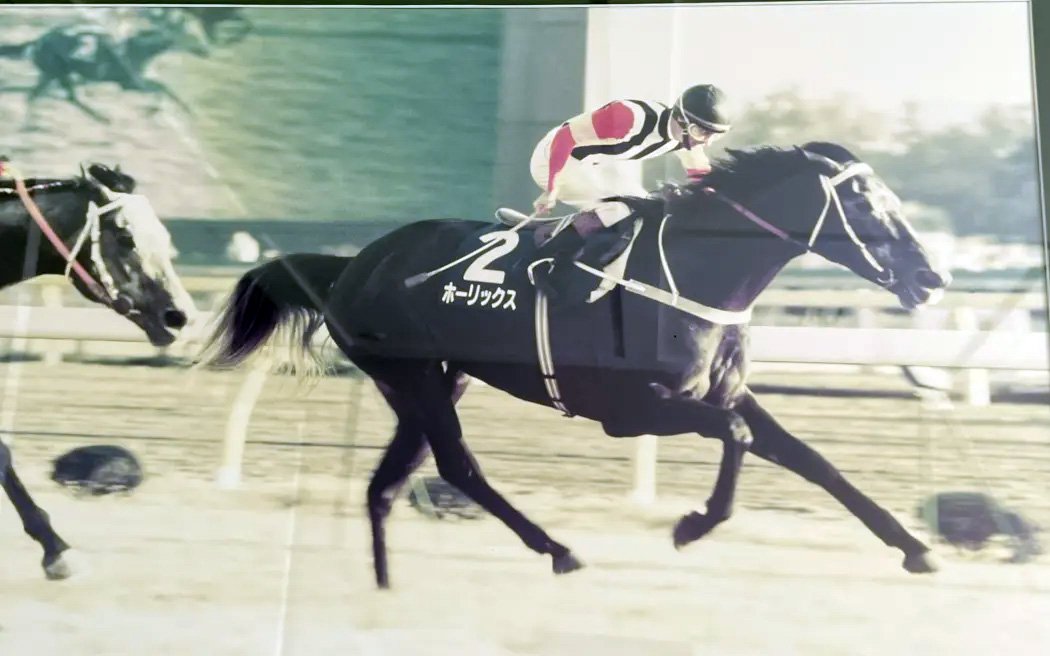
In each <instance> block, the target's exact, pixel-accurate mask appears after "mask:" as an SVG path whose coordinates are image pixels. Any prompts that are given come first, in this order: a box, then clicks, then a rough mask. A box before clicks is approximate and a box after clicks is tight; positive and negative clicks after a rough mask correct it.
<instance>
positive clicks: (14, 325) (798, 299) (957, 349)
mask: <svg viewBox="0 0 1050 656" xmlns="http://www.w3.org/2000/svg"><path fill="white" fill-rule="evenodd" d="M227 289H228V287H227ZM836 294H837V293H836V292H831V293H825V292H820V293H815V292H777V293H772V294H768V295H767V296H764V297H763V301H764V305H765V306H766V307H770V306H777V305H780V306H784V307H812V306H817V307H820V306H824V307H843V306H854V307H855V306H858V305H859V306H861V307H867V308H870V309H880V308H888V307H891V305H890V303H892V299H882V298H875V297H873V296H872V297H869V296H867V295H865V294H863V293H861V294H858V293H853V292H851V293H849V294H848V296H843V297H842V298H837V297H836ZM989 296H991V295H971V296H960V297H958V299H959V300H956V301H954V302H952V301H949V303H948V304H947V305H948V307H949V308H952V306H953V305H954V308H955V309H954V310H953V312H954V315H953V316H954V317H955V321H954V323H955V324H956V325H962V326H964V327H966V326H969V328H968V329H962V330H959V329H954V330H953V329H943V328H937V329H933V328H871V327H815V326H752V328H751V334H752V357H753V359H754V361H756V362H767V363H800V364H802V363H804V364H814V363H827V364H849V365H868V366H899V365H914V366H927V367H938V368H951V369H962V370H967V371H969V372H970V373H971V376H973V378H972V379H971V383H973V380H977V381H978V383H981V381H983V383H981V384H983V386H985V387H987V376H986V372H987V370H1017V371H1032V370H1035V371H1048V370H1050V362H1048V360H1050V357H1048V341H1047V333H1046V332H1043V331H1031V330H1030V329H1028V328H1029V326H1027V325H1022V326H1020V328H1021V330H1016V329H1014V330H978V329H976V328H974V326H976V325H977V324H978V319H977V315H976V313H977V312H980V311H981V310H982V309H984V310H989V309H993V308H1002V307H1005V305H1004V302H1003V295H998V296H999V297H1000V298H999V299H998V300H997V301H995V302H992V301H991V300H990V299H989ZM1010 299H1012V300H1011V306H1012V309H1011V310H1010V312H1012V313H1015V314H1016V313H1018V312H1024V313H1027V312H1028V311H1029V310H1031V309H1033V308H1042V307H1044V305H1043V303H1045V301H1043V300H1042V298H1041V297H1040V296H1039V295H1035V294H1026V295H1012V296H1010ZM967 300H968V301H969V302H967ZM49 305H50V306H0V338H12V339H18V340H20V341H21V340H29V341H33V340H67V341H74V342H78V343H83V342H95V341H97V342H128V343H140V344H141V343H144V342H145V338H144V336H143V334H142V332H141V331H140V330H139V329H138V328H137V327H135V326H134V325H133V324H132V323H131V322H130V321H128V320H127V319H125V318H124V317H120V316H118V315H116V314H115V313H113V312H112V311H111V310H108V309H105V308H101V307H83V308H63V307H57V306H56V304H55V303H54V302H52V303H50V304H49ZM210 319H211V315H210V314H207V313H206V314H204V315H202V316H201V317H200V318H199V320H198V321H197V322H196V323H195V324H194V328H195V330H193V331H191V333H192V334H190V335H187V336H185V338H184V340H183V343H182V345H181V346H178V345H176V348H177V349H178V348H192V347H193V346H194V344H195V343H196V342H197V341H198V340H199V339H200V337H202V336H203V335H202V333H203V329H205V328H206V327H207V326H208V325H209V323H210ZM861 323H867V322H864V321H862V322H861ZM1021 323H1022V324H1027V321H1024V322H1021ZM1015 328H1016V326H1015ZM981 374H985V375H983V376H982V375H981ZM265 380H266V371H264V370H260V369H253V370H251V371H250V372H249V373H248V374H247V375H246V377H245V379H244V381H243V383H242V387H241V390H240V392H239V393H238V396H237V399H236V401H235V403H234V405H233V407H232V408H231V413H230V416H229V418H228V421H227V426H226V436H225V443H224V449H223V453H224V456H223V462H222V465H221V468H220V471H219V483H220V485H222V486H223V487H234V486H236V485H237V484H238V482H239V479H240V471H241V460H242V458H243V452H244V444H245V441H246V439H247V432H248V426H249V421H250V418H251V414H252V411H253V409H254V406H255V402H256V400H257V398H258V397H259V394H260V393H261V391H262V389H263V387H264V385H265ZM978 386H980V385H978ZM987 394H988V392H987V390H986V389H984V390H977V391H976V392H975V391H974V386H973V385H972V384H971V389H970V397H971V400H973V399H975V398H976V399H978V400H980V398H981V397H982V396H987ZM655 469H656V442H655V438H652V437H651V436H645V437H643V438H640V439H639V441H638V450H637V453H636V461H635V482H634V492H633V496H634V497H635V498H636V499H637V500H638V501H641V502H647V501H651V500H652V499H653V498H655V486H656V479H655Z"/></svg>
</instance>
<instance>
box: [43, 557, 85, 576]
mask: <svg viewBox="0 0 1050 656" xmlns="http://www.w3.org/2000/svg"><path fill="white" fill-rule="evenodd" d="M77 562H78V559H77V558H76V557H75V556H74V554H73V553H72V550H68V549H67V550H66V551H63V552H62V553H60V554H58V555H57V556H56V557H55V558H54V559H53V560H51V561H50V562H48V560H47V558H45V559H44V575H45V576H47V580H49V581H64V580H65V579H68V578H70V577H71V576H73V575H74V574H76V573H77V571H79V570H80V569H81V568H80V567H76V566H75V563H77Z"/></svg>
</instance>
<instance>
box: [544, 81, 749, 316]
mask: <svg viewBox="0 0 1050 656" xmlns="http://www.w3.org/2000/svg"><path fill="white" fill-rule="evenodd" d="M726 105H727V102H726V95H725V93H724V92H723V91H722V90H721V89H719V88H718V87H716V86H714V85H712V84H700V85H696V86H692V87H689V88H688V89H686V90H685V91H684V92H683V93H682V95H681V96H679V97H678V98H677V99H676V100H675V101H674V104H673V105H672V106H671V107H668V106H667V105H665V104H663V103H660V102H649V101H643V100H617V101H613V102H610V103H608V104H606V105H604V106H602V107H600V108H598V109H596V110H594V111H590V112H585V113H583V114H580V115H578V116H574V117H573V118H570V119H569V120H568V121H566V122H564V123H562V124H561V125H559V126H558V127H556V128H554V129H553V130H551V131H550V132H548V133H547V135H546V136H545V137H544V138H543V139H542V140H541V141H540V142H539V144H538V145H537V146H536V149H535V150H534V151H533V154H532V160H531V162H530V167H529V168H530V171H531V173H532V178H533V180H534V181H535V182H536V184H537V185H539V187H540V188H541V189H543V193H542V194H540V196H539V198H537V199H536V201H535V202H534V203H533V207H534V209H535V210H536V215H537V216H542V215H545V214H546V213H548V212H549V211H550V210H551V209H552V208H553V207H554V206H555V205H556V204H557V203H558V201H561V202H563V203H565V204H567V205H570V206H572V207H575V208H577V209H578V210H579V211H578V212H576V213H575V214H571V215H569V216H567V217H564V219H563V221H562V223H561V224H560V226H561V227H560V229H559V230H558V231H556V232H555V234H554V236H553V237H551V238H550V239H549V240H548V241H547V242H546V243H544V244H543V245H542V246H541V247H540V250H539V257H540V258H553V264H552V266H550V267H543V266H540V267H536V268H535V270H534V272H533V276H534V280H535V281H536V283H537V285H539V286H540V287H541V289H543V290H544V291H545V292H546V293H547V295H548V296H549V297H551V299H552V301H553V300H555V299H556V298H557V297H558V296H559V292H561V291H563V290H562V289H559V287H562V285H560V284H559V283H560V281H558V280H557V279H558V278H562V275H559V273H563V274H565V275H570V271H567V270H570V269H571V270H573V271H579V269H577V268H576V267H570V266H563V264H569V263H570V262H571V260H572V259H575V256H576V255H577V254H578V253H579V251H580V249H581V247H582V246H583V244H584V241H585V239H586V238H587V237H588V236H590V235H591V234H593V233H595V232H598V231H601V230H603V229H605V228H610V227H611V226H613V225H615V224H616V223H618V222H619V221H622V220H623V219H625V218H627V216H628V215H629V214H630V213H631V212H630V208H628V207H627V206H626V205H625V204H624V203H621V202H618V201H603V200H602V199H603V198H606V197H609V196H646V195H647V192H646V190H645V189H643V188H642V187H641V185H640V184H639V183H638V182H636V181H632V180H628V179H626V178H625V177H624V173H625V171H624V170H623V169H624V168H625V167H623V166H622V165H621V164H620V162H621V161H623V160H643V159H649V158H652V157H657V156H660V155H664V154H666V153H672V152H673V153H674V154H675V155H677V156H678V158H679V160H680V161H681V163H682V165H683V167H684V168H685V172H686V175H687V176H688V177H689V179H690V181H698V180H700V179H702V178H703V177H704V176H705V175H706V174H707V173H709V172H710V171H711V163H710V160H708V158H707V154H706V153H705V152H704V147H705V146H707V145H708V144H710V143H713V142H714V141H715V140H717V139H718V138H720V137H721V136H722V135H723V134H725V133H726V132H728V131H729V129H730V127H731V120H730V116H729V110H728V108H727V106H726ZM589 264H592V266H594V264H593V263H589ZM559 269H561V270H562V271H561V272H559ZM580 273H585V272H582V271H580ZM585 275H587V274H585ZM563 300H564V299H563Z"/></svg>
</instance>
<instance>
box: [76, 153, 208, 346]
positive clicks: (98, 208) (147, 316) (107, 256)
mask: <svg viewBox="0 0 1050 656" xmlns="http://www.w3.org/2000/svg"><path fill="white" fill-rule="evenodd" d="M84 181H85V184H86V186H87V188H88V190H89V193H90V201H91V204H90V205H89V209H88V220H87V225H86V229H85V231H84V232H83V234H82V236H81V240H82V241H81V246H82V247H79V246H78V249H79V252H80V253H81V256H80V258H79V259H80V260H81V261H82V263H83V265H84V266H85V267H86V268H87V269H88V270H89V271H90V273H91V274H92V275H93V276H94V277H95V279H96V280H97V281H98V282H99V283H100V284H101V285H102V287H103V289H104V290H105V291H106V293H107V294H108V296H109V297H110V303H111V305H112V306H113V309H114V310H116V311H117V312H119V313H121V314H123V315H125V316H127V318H128V319H130V320H131V321H132V322H133V323H134V324H135V325H137V326H138V327H139V328H141V329H142V330H143V332H145V333H146V336H147V337H148V338H149V340H150V342H152V343H153V344H154V345H156V346H166V345H168V344H171V343H172V342H174V341H175V339H176V337H177V335H178V332H179V331H180V330H181V329H182V328H183V327H184V326H185V325H186V324H187V321H188V320H189V318H190V317H192V316H193V315H195V314H196V308H195V307H194V304H193V300H192V299H191V298H190V295H189V294H188V293H187V292H186V290H185V289H184V288H183V286H182V283H181V281H180V280H179V278H178V276H177V275H176V273H175V269H174V267H173V266H172V263H171V260H172V258H174V257H175V255H176V251H175V248H174V246H173V245H172V242H171V235H170V234H169V233H168V230H167V229H166V228H165V227H164V224H163V223H161V221H160V219H159V218H158V217H157V215H156V213H155V212H154V211H153V207H152V206H151V205H150V202H149V200H148V199H147V198H146V197H145V196H142V195H138V194H133V193H131V191H132V190H134V188H135V180H134V179H133V178H132V177H131V176H129V175H127V174H126V173H121V172H120V171H119V170H114V169H110V168H107V167H105V166H102V165H100V164H92V165H91V166H89V167H88V169H87V172H86V174H85V176H84ZM73 281H74V283H75V284H76V285H77V287H78V288H79V289H80V290H81V292H82V293H84V294H85V295H86V296H88V297H89V298H93V295H92V294H91V293H90V290H88V289H87V286H86V285H85V284H84V283H83V282H82V281H80V280H79V279H78V278H76V277H74V278H73Z"/></svg>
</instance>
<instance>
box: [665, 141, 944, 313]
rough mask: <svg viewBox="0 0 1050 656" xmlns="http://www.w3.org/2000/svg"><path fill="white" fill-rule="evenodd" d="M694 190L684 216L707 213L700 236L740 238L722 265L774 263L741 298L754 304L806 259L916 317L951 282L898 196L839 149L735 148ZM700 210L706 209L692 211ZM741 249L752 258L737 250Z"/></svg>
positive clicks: (684, 197)
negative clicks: (875, 288)
mask: <svg viewBox="0 0 1050 656" xmlns="http://www.w3.org/2000/svg"><path fill="white" fill-rule="evenodd" d="M687 189H688V192H689V193H685V194H681V193H680V194H678V196H679V197H680V198H682V200H681V201H680V202H684V203H686V204H687V205H686V207H684V208H683V209H685V210H686V211H690V210H691V211H692V212H693V213H699V214H700V215H701V217H702V218H701V220H699V221H696V222H693V223H694V224H695V226H696V229H703V230H706V231H707V233H708V234H709V235H711V237H715V236H719V235H721V236H723V237H725V236H727V235H728V236H733V237H734V239H733V240H732V241H731V242H725V244H726V248H727V249H728V251H727V253H728V255H723V257H730V258H731V259H732V261H733V262H741V261H744V262H746V267H750V268H754V267H756V266H761V265H760V264H759V262H758V261H755V258H758V259H759V260H763V259H764V260H765V261H768V262H767V263H768V265H769V273H768V275H760V276H758V277H752V276H750V274H749V275H748V276H747V277H748V279H749V280H750V281H751V282H750V283H749V284H748V285H747V286H746V287H747V289H746V290H745V291H746V293H743V294H737V296H739V297H740V298H746V299H748V301H750V300H752V299H753V298H754V296H755V295H757V294H758V293H759V292H760V291H761V289H753V287H754V284H755V283H756V282H757V283H759V284H760V285H765V284H768V281H769V279H771V277H772V275H775V273H776V271H778V270H779V268H780V267H782V266H783V265H784V264H786V263H787V262H788V261H789V260H790V259H792V258H794V257H797V256H799V255H802V254H803V253H805V252H807V251H811V252H814V253H816V254H818V255H820V256H821V257H823V258H824V259H826V260H828V261H830V262H834V263H836V264H841V265H842V266H844V267H846V268H848V269H850V270H851V271H853V272H854V273H856V274H857V275H859V276H861V277H862V278H865V279H866V280H869V281H871V282H873V283H875V284H877V285H879V286H881V287H884V288H886V289H888V290H889V291H891V292H893V293H894V294H895V295H896V296H897V297H898V299H900V302H901V305H903V306H904V307H906V308H909V309H910V308H914V307H917V306H919V305H922V304H924V303H929V302H935V301H937V300H939V298H940V296H941V295H942V294H943V290H944V288H945V287H947V286H948V284H949V283H950V282H951V276H950V275H948V274H947V273H946V272H938V271H937V270H936V268H935V267H934V265H933V264H932V263H931V262H930V258H929V256H928V254H927V253H926V250H925V249H924V248H923V246H922V244H920V243H919V240H918V238H917V237H916V235H915V232H914V231H913V230H912V228H911V226H910V225H909V224H908V221H907V219H905V217H904V214H903V213H902V211H901V203H900V200H899V199H898V198H897V196H896V195H894V194H893V192H891V191H890V190H889V188H888V187H887V186H886V184H885V183H884V182H883V181H882V179H881V178H879V176H877V175H876V174H875V172H874V171H873V170H872V169H871V167H870V166H868V165H867V164H864V163H862V162H860V161H858V160H857V158H856V157H854V156H853V155H852V154H851V153H850V152H849V151H847V150H846V149H845V148H842V147H841V146H837V145H834V144H828V143H809V144H806V145H805V146H804V147H802V148H795V149H780V148H758V149H754V150H748V151H732V150H731V151H728V155H727V157H726V158H724V159H722V160H721V161H719V162H717V163H716V164H715V167H714V170H713V171H712V173H711V174H710V175H709V176H707V178H705V180H704V181H703V182H701V183H694V184H693V185H690V186H689V187H688V188H687ZM697 198H700V199H702V200H700V201H697V200H695V199H697ZM697 202H700V203H703V204H704V205H703V206H699V207H696V206H694V207H692V208H690V207H688V204H689V203H694V204H695V203H697ZM711 202H715V203H718V205H715V206H711V205H709V203H711ZM719 206H720V207H721V210H720V211H719V210H717V208H718V207H719ZM701 236H702V235H701ZM711 237H708V238H711ZM740 237H746V239H740ZM770 240H773V241H770ZM776 242H779V244H780V246H774V245H773V244H774V243H776ZM744 244H746V245H747V247H746V248H747V252H741V253H736V252H735V250H733V249H734V248H735V247H736V246H737V245H744ZM741 258H743V260H741ZM725 265H726V264H725V263H723V266H725ZM746 267H745V268H746ZM738 273H748V272H747V271H743V272H738Z"/></svg>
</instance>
